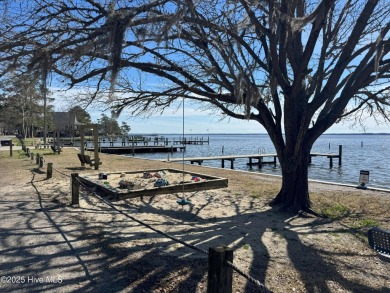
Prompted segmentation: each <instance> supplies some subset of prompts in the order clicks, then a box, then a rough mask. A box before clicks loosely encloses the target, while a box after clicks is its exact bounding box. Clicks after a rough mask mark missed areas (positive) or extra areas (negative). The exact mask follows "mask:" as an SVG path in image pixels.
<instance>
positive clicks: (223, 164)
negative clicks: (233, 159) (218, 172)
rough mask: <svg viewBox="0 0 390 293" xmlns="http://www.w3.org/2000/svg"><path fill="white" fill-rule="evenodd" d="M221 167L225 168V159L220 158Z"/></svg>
mask: <svg viewBox="0 0 390 293" xmlns="http://www.w3.org/2000/svg"><path fill="white" fill-rule="evenodd" d="M222 168H225V160H224V159H222Z"/></svg>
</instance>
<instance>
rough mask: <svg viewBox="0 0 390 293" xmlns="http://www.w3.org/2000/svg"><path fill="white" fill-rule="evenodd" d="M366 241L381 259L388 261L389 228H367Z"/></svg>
mask: <svg viewBox="0 0 390 293" xmlns="http://www.w3.org/2000/svg"><path fill="white" fill-rule="evenodd" d="M367 235H368V243H369V245H370V246H371V248H372V249H374V250H375V251H376V252H377V253H378V256H379V258H380V259H381V260H383V261H386V262H390V230H384V229H381V228H378V227H373V228H371V229H369V230H368V232H367Z"/></svg>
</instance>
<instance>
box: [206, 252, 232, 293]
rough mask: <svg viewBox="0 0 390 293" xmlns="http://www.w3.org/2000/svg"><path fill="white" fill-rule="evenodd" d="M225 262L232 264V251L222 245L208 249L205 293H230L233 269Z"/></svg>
mask: <svg viewBox="0 0 390 293" xmlns="http://www.w3.org/2000/svg"><path fill="white" fill-rule="evenodd" d="M226 261H230V262H233V250H232V249H231V248H228V247H226V246H223V245H218V246H215V247H210V248H209V259H208V266H209V269H208V277H207V293H231V292H232V287H233V286H232V284H233V269H232V268H231V267H230V266H228V265H227V263H226Z"/></svg>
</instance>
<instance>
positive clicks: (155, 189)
mask: <svg viewBox="0 0 390 293" xmlns="http://www.w3.org/2000/svg"><path fill="white" fill-rule="evenodd" d="M79 178H80V181H81V182H83V183H84V184H86V185H88V186H89V187H92V188H96V189H98V190H99V191H101V192H103V193H104V194H105V195H107V196H109V197H110V198H111V199H114V200H120V199H125V198H132V197H139V196H153V195H158V194H168V193H179V192H183V191H184V192H192V191H200V190H207V189H217V188H224V187H227V186H228V180H227V179H226V178H219V177H214V176H210V175H205V174H199V173H193V172H183V171H181V170H177V169H159V170H142V171H131V172H126V171H125V172H123V171H122V172H111V173H100V174H87V175H80V177H79Z"/></svg>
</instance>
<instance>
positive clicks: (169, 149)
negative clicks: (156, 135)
mask: <svg viewBox="0 0 390 293" xmlns="http://www.w3.org/2000/svg"><path fill="white" fill-rule="evenodd" d="M86 150H87V151H93V150H94V149H93V148H87V149H86ZM183 150H185V146H161V145H159V146H110V147H99V152H101V153H107V154H135V153H174V152H177V151H183Z"/></svg>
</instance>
